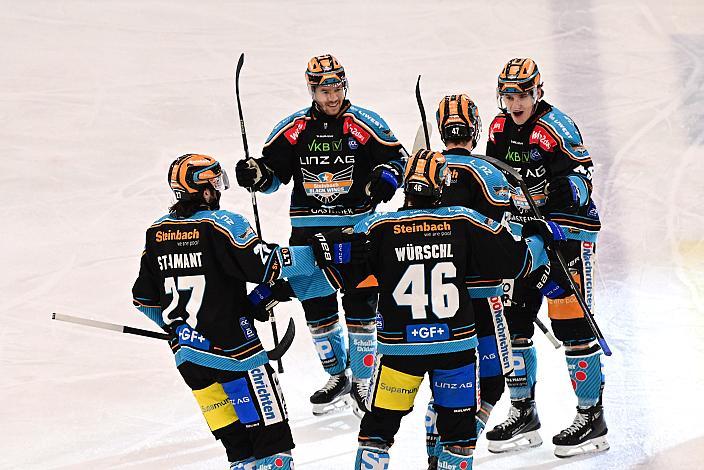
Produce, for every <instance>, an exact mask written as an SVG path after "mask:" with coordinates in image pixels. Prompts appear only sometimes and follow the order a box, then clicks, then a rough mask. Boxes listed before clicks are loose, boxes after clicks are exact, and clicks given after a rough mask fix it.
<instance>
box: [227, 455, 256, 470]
mask: <svg viewBox="0 0 704 470" xmlns="http://www.w3.org/2000/svg"><path fill="white" fill-rule="evenodd" d="M256 465H257V461H256V460H255V458H254V457H250V458H248V459H246V460H238V461H237V462H230V470H255V469H256Z"/></svg>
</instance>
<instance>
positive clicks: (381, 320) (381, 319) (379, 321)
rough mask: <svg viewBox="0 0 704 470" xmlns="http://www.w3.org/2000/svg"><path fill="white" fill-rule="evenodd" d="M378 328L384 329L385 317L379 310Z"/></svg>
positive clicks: (377, 317)
mask: <svg viewBox="0 0 704 470" xmlns="http://www.w3.org/2000/svg"><path fill="white" fill-rule="evenodd" d="M376 329H377V330H382V331H383V329H384V317H382V316H381V313H379V312H376Z"/></svg>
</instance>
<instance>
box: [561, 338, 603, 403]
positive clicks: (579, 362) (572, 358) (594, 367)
mask: <svg viewBox="0 0 704 470" xmlns="http://www.w3.org/2000/svg"><path fill="white" fill-rule="evenodd" d="M601 354H602V352H601V348H599V345H597V344H593V345H592V346H590V347H588V348H586V349H584V348H582V349H576V348H575V347H574V346H568V347H567V348H566V350H565V359H566V360H567V370H568V372H569V374H570V379H572V388H573V389H574V393H575V395H577V405H578V406H579V407H580V408H589V407H590V406H594V405H596V404H597V403H598V402H599V397H600V396H601V389H602V387H603V384H604V373H603V370H602V366H601Z"/></svg>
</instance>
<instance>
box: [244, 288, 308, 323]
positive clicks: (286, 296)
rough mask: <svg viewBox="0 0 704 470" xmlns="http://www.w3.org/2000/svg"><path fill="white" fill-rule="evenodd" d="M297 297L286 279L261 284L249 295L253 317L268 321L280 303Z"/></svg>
mask: <svg viewBox="0 0 704 470" xmlns="http://www.w3.org/2000/svg"><path fill="white" fill-rule="evenodd" d="M295 296H296V294H295V293H294V292H293V289H291V285H290V284H289V283H288V281H286V280H284V279H279V280H277V281H274V282H265V283H262V284H259V285H258V286H257V287H255V288H254V289H252V291H251V292H250V293H249V294H247V298H248V299H249V303H250V304H251V305H252V308H251V312H252V317H254V319H255V320H259V321H267V320H268V319H269V313H268V311H269V310H270V309H272V308H273V307H274V306H275V305H276V304H278V303H279V302H287V301H289V300H291V298H293V297H295Z"/></svg>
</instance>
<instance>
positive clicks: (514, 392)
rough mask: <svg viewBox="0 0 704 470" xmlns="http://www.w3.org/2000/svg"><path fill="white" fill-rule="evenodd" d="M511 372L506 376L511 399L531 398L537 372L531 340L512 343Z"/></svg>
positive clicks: (535, 357) (536, 361)
mask: <svg viewBox="0 0 704 470" xmlns="http://www.w3.org/2000/svg"><path fill="white" fill-rule="evenodd" d="M513 367H514V369H513V372H512V373H511V375H509V376H508V377H507V378H506V384H507V385H508V390H509V392H510V394H511V400H522V399H524V398H533V390H534V387H535V382H536V380H537V374H538V358H537V355H536V352H535V346H533V342H532V341H530V340H528V342H527V343H523V344H516V343H514V344H513Z"/></svg>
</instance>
